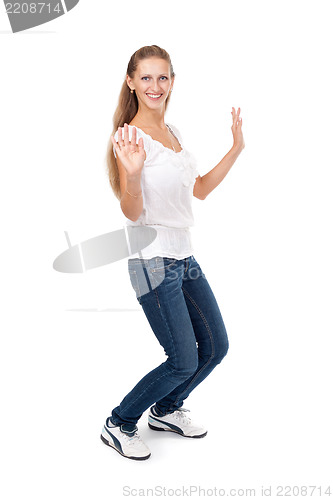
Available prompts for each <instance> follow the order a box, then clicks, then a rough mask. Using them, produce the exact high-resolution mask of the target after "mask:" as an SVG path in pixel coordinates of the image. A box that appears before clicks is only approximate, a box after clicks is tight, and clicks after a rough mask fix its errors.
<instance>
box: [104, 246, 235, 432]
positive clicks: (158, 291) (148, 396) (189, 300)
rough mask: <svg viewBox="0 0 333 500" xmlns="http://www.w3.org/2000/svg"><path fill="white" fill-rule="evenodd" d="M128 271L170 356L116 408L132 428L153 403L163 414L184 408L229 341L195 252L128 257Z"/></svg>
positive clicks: (118, 419) (115, 414)
mask: <svg viewBox="0 0 333 500" xmlns="http://www.w3.org/2000/svg"><path fill="white" fill-rule="evenodd" d="M128 271H129V275H130V279H131V284H132V287H133V288H134V290H135V293H136V298H137V300H138V302H139V304H140V305H141V307H142V309H143V311H144V313H145V315H146V317H147V319H148V322H149V324H150V326H151V328H152V330H153V332H154V333H155V335H156V337H157V339H158V341H159V343H160V344H161V346H162V347H163V348H164V352H165V354H166V355H167V359H166V361H164V362H163V363H162V364H160V365H159V366H157V367H156V368H155V369H153V370H152V371H151V372H149V373H148V374H147V375H145V376H144V377H143V378H142V379H141V380H140V381H139V382H138V384H137V385H136V386H135V387H134V388H133V389H132V390H131V391H130V392H129V393H128V394H127V395H126V396H125V397H124V399H123V400H122V401H121V403H120V405H119V406H117V407H116V408H114V409H113V410H112V414H111V421H112V422H113V423H114V424H116V425H121V426H122V429H123V430H125V431H128V432H129V431H131V430H133V429H134V428H135V427H136V423H137V421H138V420H139V418H140V417H141V415H142V413H143V412H144V411H145V410H146V409H147V408H149V407H150V406H151V405H153V404H154V403H155V411H156V412H157V414H159V415H161V416H162V415H166V414H168V413H172V412H173V411H175V410H177V409H178V408H180V407H181V406H182V405H183V401H184V399H186V398H187V397H188V395H189V394H190V392H191V391H193V389H194V388H195V387H196V386H197V385H198V384H200V383H201V382H202V381H203V380H204V379H205V378H206V377H207V375H209V373H210V372H211V371H212V370H213V369H214V368H215V366H216V365H217V364H219V363H220V362H221V361H222V359H223V358H224V356H225V355H226V353H227V351H228V348H229V342H228V337H227V332H226V329H225V326H224V322H223V319H222V315H221V312H220V310H219V307H218V304H217V302H216V299H215V297H214V294H213V292H212V290H211V288H210V286H209V283H208V281H207V279H206V277H205V275H204V273H203V272H202V270H201V267H200V266H199V264H198V262H197V261H196V260H195V258H194V257H193V255H192V256H190V257H186V258H184V259H181V260H178V259H174V258H169V257H153V258H152V259H139V258H135V259H129V260H128ZM142 355H144V353H142Z"/></svg>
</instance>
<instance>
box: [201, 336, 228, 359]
mask: <svg viewBox="0 0 333 500" xmlns="http://www.w3.org/2000/svg"><path fill="white" fill-rule="evenodd" d="M228 349H229V341H228V338H227V337H224V338H223V341H220V342H216V343H215V344H214V346H212V350H211V352H210V353H206V354H205V356H204V357H205V358H206V361H209V362H210V363H212V364H213V365H214V366H216V365H218V364H220V363H221V361H222V359H223V358H224V357H225V356H226V354H227V352H228Z"/></svg>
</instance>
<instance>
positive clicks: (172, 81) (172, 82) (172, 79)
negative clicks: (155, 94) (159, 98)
mask: <svg viewBox="0 0 333 500" xmlns="http://www.w3.org/2000/svg"><path fill="white" fill-rule="evenodd" d="M174 83H175V77H174V76H173V77H172V78H171V89H170V90H172V89H173V84H174Z"/></svg>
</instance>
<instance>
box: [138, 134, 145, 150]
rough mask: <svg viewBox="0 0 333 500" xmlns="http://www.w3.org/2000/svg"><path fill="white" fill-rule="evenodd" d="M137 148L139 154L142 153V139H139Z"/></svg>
mask: <svg viewBox="0 0 333 500" xmlns="http://www.w3.org/2000/svg"><path fill="white" fill-rule="evenodd" d="M138 147H139V153H141V152H142V151H144V145H143V138H142V137H140V139H139V142H138Z"/></svg>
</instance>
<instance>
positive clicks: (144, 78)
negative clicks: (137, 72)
mask: <svg viewBox="0 0 333 500" xmlns="http://www.w3.org/2000/svg"><path fill="white" fill-rule="evenodd" d="M141 80H149V76H143V77H142V78H141Z"/></svg>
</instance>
